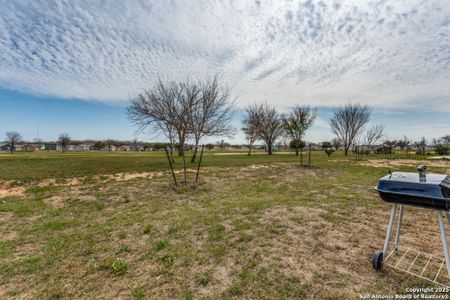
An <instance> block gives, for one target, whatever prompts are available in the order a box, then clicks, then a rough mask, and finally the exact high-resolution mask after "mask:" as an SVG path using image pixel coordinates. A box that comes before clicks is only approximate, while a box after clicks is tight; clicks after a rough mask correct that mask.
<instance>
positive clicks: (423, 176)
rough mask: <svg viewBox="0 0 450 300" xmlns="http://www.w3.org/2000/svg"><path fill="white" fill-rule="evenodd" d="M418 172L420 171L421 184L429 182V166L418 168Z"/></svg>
mask: <svg viewBox="0 0 450 300" xmlns="http://www.w3.org/2000/svg"><path fill="white" fill-rule="evenodd" d="M417 171H419V181H420V182H425V181H427V174H426V172H427V166H425V165H420V166H418V167H417Z"/></svg>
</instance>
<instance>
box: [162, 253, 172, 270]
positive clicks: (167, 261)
mask: <svg viewBox="0 0 450 300" xmlns="http://www.w3.org/2000/svg"><path fill="white" fill-rule="evenodd" d="M159 260H160V261H161V262H162V263H163V265H164V267H166V268H168V267H171V266H172V265H173V263H174V261H175V258H174V257H173V255H170V254H166V255H163V256H161V257H160V258H159Z"/></svg>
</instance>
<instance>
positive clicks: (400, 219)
mask: <svg viewBox="0 0 450 300" xmlns="http://www.w3.org/2000/svg"><path fill="white" fill-rule="evenodd" d="M402 219H403V204H400V212H399V213H398V221H397V232H396V233H395V240H394V248H395V249H397V247H398V243H399V242H400V227H401V226H402Z"/></svg>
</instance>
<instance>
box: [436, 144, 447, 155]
mask: <svg viewBox="0 0 450 300" xmlns="http://www.w3.org/2000/svg"><path fill="white" fill-rule="evenodd" d="M434 151H435V152H436V154H437V155H448V148H447V147H445V146H442V145H437V147H436V148H435V149H434Z"/></svg>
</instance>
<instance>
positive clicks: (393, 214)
mask: <svg viewBox="0 0 450 300" xmlns="http://www.w3.org/2000/svg"><path fill="white" fill-rule="evenodd" d="M396 210H397V203H394V204H392V208H391V217H390V218H389V226H388V230H387V233H386V240H385V241H384V247H383V258H384V257H386V254H387V250H388V247H389V240H390V239H391V233H392V228H393V227H394V219H395V211H396Z"/></svg>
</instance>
